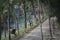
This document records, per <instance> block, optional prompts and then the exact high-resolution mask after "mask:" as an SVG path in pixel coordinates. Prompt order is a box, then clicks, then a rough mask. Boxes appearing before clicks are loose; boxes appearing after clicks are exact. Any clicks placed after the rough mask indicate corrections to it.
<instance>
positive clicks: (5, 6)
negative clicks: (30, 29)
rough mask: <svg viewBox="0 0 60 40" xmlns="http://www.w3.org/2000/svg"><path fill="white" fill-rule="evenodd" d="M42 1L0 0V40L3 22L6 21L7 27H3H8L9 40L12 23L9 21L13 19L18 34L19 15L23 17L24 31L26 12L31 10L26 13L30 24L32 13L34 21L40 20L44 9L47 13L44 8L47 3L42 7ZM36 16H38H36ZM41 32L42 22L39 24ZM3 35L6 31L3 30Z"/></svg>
mask: <svg viewBox="0 0 60 40" xmlns="http://www.w3.org/2000/svg"><path fill="white" fill-rule="evenodd" d="M43 2H44V1H42V0H1V1H0V40H1V36H2V32H3V29H4V27H5V26H4V23H6V22H7V23H6V24H7V27H5V29H6V28H7V29H8V33H9V40H11V33H10V28H11V24H12V23H11V21H13V23H14V24H15V26H14V28H15V29H16V30H18V35H19V21H20V19H21V18H20V17H21V16H23V17H24V26H25V32H26V29H27V12H31V13H28V14H29V23H30V26H31V25H32V20H31V19H32V15H34V18H35V19H34V20H36V23H37V21H40V22H41V20H40V18H41V15H43V16H44V15H45V14H44V10H45V12H46V13H47V11H46V8H45V7H46V6H47V5H46V6H45V7H44V6H43V5H44V3H43ZM45 3H46V2H45ZM21 11H22V13H21ZM16 12H17V13H16ZM40 13H41V15H40ZM37 16H38V17H39V18H37ZM43 18H44V17H43ZM41 23H42V22H41ZM41 33H42V24H41ZM5 37H6V32H5ZM42 37H43V36H42ZM42 40H43V38H42Z"/></svg>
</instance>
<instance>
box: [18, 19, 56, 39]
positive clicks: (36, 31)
mask: <svg viewBox="0 0 60 40" xmlns="http://www.w3.org/2000/svg"><path fill="white" fill-rule="evenodd" d="M42 31H43V40H50V32H49V20H48V19H47V20H46V21H45V22H44V23H43V24H42ZM41 38H42V37H41V29H40V25H39V26H38V27H37V28H35V29H34V30H32V31H31V32H30V33H29V34H27V35H25V36H24V37H23V38H21V39H19V40H41ZM54 40H55V39H54Z"/></svg>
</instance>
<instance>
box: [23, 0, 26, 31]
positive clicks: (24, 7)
mask: <svg viewBox="0 0 60 40" xmlns="http://www.w3.org/2000/svg"><path fill="white" fill-rule="evenodd" d="M25 2H26V1H25V0H23V5H24V7H23V9H24V18H25V31H26V29H27V19H26V8H25V7H26V6H25V4H26V3H25Z"/></svg>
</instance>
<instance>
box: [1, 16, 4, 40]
mask: <svg viewBox="0 0 60 40" xmlns="http://www.w3.org/2000/svg"><path fill="white" fill-rule="evenodd" d="M3 23H4V21H3V15H1V16H0V40H1V36H2V32H3Z"/></svg>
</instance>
